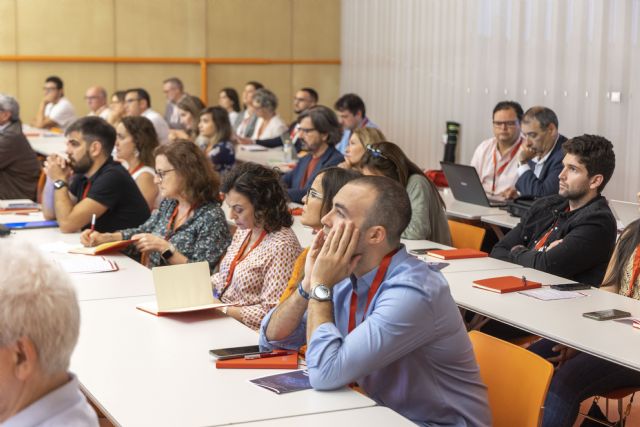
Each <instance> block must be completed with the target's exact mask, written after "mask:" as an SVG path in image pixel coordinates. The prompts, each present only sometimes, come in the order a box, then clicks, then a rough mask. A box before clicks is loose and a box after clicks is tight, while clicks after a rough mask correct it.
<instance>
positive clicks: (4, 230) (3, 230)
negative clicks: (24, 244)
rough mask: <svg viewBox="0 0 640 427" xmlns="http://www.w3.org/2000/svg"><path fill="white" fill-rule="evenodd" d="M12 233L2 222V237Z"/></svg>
mask: <svg viewBox="0 0 640 427" xmlns="http://www.w3.org/2000/svg"><path fill="white" fill-rule="evenodd" d="M9 234H11V230H9V229H8V228H7V227H5V225H4V224H0V237H4V236H8V235H9Z"/></svg>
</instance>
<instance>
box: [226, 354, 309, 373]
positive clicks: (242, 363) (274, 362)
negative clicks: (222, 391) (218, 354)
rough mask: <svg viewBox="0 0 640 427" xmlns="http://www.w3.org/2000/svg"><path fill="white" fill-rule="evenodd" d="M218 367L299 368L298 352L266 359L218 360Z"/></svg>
mask: <svg viewBox="0 0 640 427" xmlns="http://www.w3.org/2000/svg"><path fill="white" fill-rule="evenodd" d="M216 368H218V369H298V352H291V353H290V354H288V355H286V356H276V357H267V358H264V359H251V360H247V359H245V358H243V357H241V358H238V359H227V360H217V361H216Z"/></svg>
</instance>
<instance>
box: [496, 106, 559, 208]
mask: <svg viewBox="0 0 640 427" xmlns="http://www.w3.org/2000/svg"><path fill="white" fill-rule="evenodd" d="M522 133H524V135H525V137H526V141H525V144H524V146H523V147H522V149H521V150H520V152H519V154H518V165H519V166H518V180H517V181H516V185H515V187H511V188H510V189H507V190H505V192H504V196H506V197H507V198H510V199H512V198H515V197H517V196H531V197H544V196H550V195H552V194H556V193H557V192H558V174H559V173H560V171H561V170H562V157H563V153H562V144H564V143H565V141H566V140H567V138H565V137H564V136H563V135H560V133H559V131H558V116H556V113H554V112H553V110H551V109H550V108H547V107H541V106H537V107H531V108H529V109H528V110H527V112H526V113H524V117H523V118H522Z"/></svg>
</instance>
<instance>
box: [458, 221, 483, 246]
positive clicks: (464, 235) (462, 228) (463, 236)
mask: <svg viewBox="0 0 640 427" xmlns="http://www.w3.org/2000/svg"><path fill="white" fill-rule="evenodd" d="M449 231H450V233H451V244H452V245H453V247H455V248H458V249H467V248H468V249H477V250H480V248H481V247H482V241H483V240H484V235H485V234H486V233H487V230H485V229H484V228H482V227H476V226H475V225H471V224H465V223H464V222H458V221H453V220H449Z"/></svg>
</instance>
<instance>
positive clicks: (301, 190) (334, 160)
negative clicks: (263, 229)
mask: <svg viewBox="0 0 640 427" xmlns="http://www.w3.org/2000/svg"><path fill="white" fill-rule="evenodd" d="M297 135H298V138H299V139H300V140H302V145H303V147H304V149H305V150H307V151H309V154H307V155H306V156H304V157H303V158H302V159H300V161H299V162H298V164H297V165H296V167H295V168H294V169H293V170H291V171H289V172H287V173H285V174H284V175H283V176H282V180H283V182H284V184H285V186H286V188H287V192H288V193H289V197H290V198H291V201H292V202H296V203H301V202H302V198H303V197H304V195H305V194H306V193H307V190H308V189H309V187H311V184H312V183H313V180H314V179H315V177H316V175H318V173H319V172H320V171H321V170H322V169H325V168H328V167H330V166H337V165H338V164H339V163H340V162H342V161H343V160H344V157H343V156H342V154H340V153H339V152H338V150H336V148H335V144H336V143H337V142H338V141H339V140H340V124H339V123H338V118H337V117H336V114H335V113H334V112H333V111H331V109H330V108H327V107H325V106H324V105H317V106H315V107H313V108H310V109H309V110H307V111H306V112H305V113H302V115H301V116H300V126H299V127H298V133H297Z"/></svg>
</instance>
